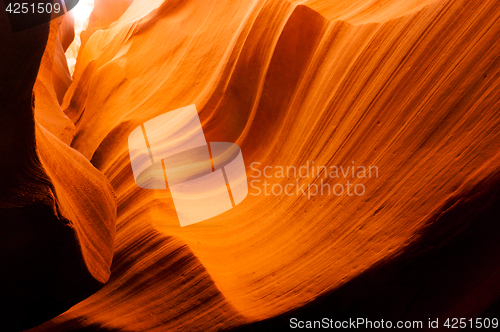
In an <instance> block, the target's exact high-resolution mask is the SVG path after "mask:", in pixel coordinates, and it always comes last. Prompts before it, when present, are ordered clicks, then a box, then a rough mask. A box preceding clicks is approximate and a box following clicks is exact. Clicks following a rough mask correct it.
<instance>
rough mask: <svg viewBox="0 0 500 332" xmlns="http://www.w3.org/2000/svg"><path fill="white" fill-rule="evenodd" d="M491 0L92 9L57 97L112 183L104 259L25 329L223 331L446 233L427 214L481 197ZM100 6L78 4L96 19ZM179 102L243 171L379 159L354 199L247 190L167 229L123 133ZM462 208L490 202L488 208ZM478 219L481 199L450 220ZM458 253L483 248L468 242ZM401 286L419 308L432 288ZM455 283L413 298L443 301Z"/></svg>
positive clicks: (491, 155)
mask: <svg viewBox="0 0 500 332" xmlns="http://www.w3.org/2000/svg"><path fill="white" fill-rule="evenodd" d="M107 3H110V1H107ZM498 5H499V3H498V1H489V0H483V1H474V2H470V1H469V2H467V1H448V0H446V1H443V0H436V1H425V2H416V1H400V0H394V1H389V2H384V3H382V2H380V1H371V2H361V1H356V2H352V1H351V2H347V1H339V2H331V1H320V0H317V1H286V0H274V1H272V0H269V1H263V0H262V1H260V0H259V1H257V0H255V1H229V0H222V1H215V0H210V1H198V0H189V1H187V0H186V1H181V0H178V1H159V0H158V1H145V0H135V1H133V2H132V3H130V6H129V7H128V9H126V11H124V12H123V14H122V13H121V12H120V13H119V14H116V13H113V15H111V16H113V17H117V20H116V21H115V22H113V23H110V22H108V21H105V23H103V22H104V21H99V23H95V25H94V26H92V20H91V26H90V27H89V30H88V35H87V39H86V42H85V45H84V47H82V49H81V51H80V54H79V58H78V62H77V67H76V71H75V75H74V82H73V84H72V85H71V86H70V87H69V89H68V92H67V93H66V94H65V96H64V101H63V103H62V109H63V110H64V112H65V113H66V114H67V116H68V117H69V119H71V120H72V122H73V123H74V124H75V128H76V134H75V136H74V138H73V139H72V140H71V147H72V148H74V149H76V150H78V151H79V152H80V153H81V154H82V155H83V156H84V157H85V158H87V159H88V160H90V161H91V162H92V164H93V165H94V166H95V167H96V168H97V169H98V170H99V171H101V172H102V173H103V174H104V175H105V176H106V178H107V179H109V181H110V182H111V185H112V187H113V189H114V191H115V193H116V196H117V201H118V220H117V229H116V238H115V251H114V256H113V264H112V266H111V277H110V280H109V281H108V283H107V284H106V285H105V286H104V287H103V289H101V290H100V291H98V292H97V293H95V294H94V295H92V296H91V297H89V298H88V299H86V300H84V301H82V302H80V303H79V304H78V305H76V306H74V307H73V308H71V309H70V310H69V311H67V312H66V313H64V314H62V315H60V316H59V317H57V318H55V319H53V320H52V321H50V322H48V323H46V324H44V325H42V326H40V327H39V328H38V329H36V330H40V331H41V330H71V329H75V328H94V329H97V330H125V331H139V330H140V331H165V330H204V331H211V330H221V329H229V328H232V327H235V326H239V325H242V324H245V323H247V322H253V321H259V320H262V319H266V318H269V317H273V316H276V315H280V314H283V313H286V312H287V311H290V310H293V309H296V308H300V307H302V306H304V305H305V304H306V303H309V302H311V301H313V300H314V299H315V298H317V297H318V296H320V295H324V294H327V293H330V292H334V291H335V290H338V289H342V288H341V287H342V286H343V285H346V284H348V282H349V281H351V280H359V279H358V278H362V277H363V276H364V275H367V273H368V272H369V271H370V269H371V268H374V267H375V268H376V266H377V264H379V263H380V262H381V261H384V262H389V263H390V262H392V261H394V262H399V261H398V259H399V260H401V259H402V260H403V261H405V259H406V258H405V257H407V256H405V253H406V252H411V250H414V249H415V248H418V250H426V249H428V248H431V247H432V246H434V245H435V243H436V241H437V242H438V243H441V242H442V243H445V242H446V241H447V239H448V238H450V237H452V235H453V234H451V233H450V235H449V236H447V235H443V236H442V237H434V235H433V234H434V233H433V232H437V231H435V228H433V227H431V226H432V225H435V224H439V222H440V220H443V219H440V218H439V216H440V215H442V214H446V211H448V209H450V207H453V206H455V207H457V206H458V207H459V208H460V207H461V205H462V204H464V201H468V198H467V197H470V196H471V195H472V196H473V195H476V194H477V195H479V194H480V197H482V198H484V199H485V200H488V199H491V200H492V202H497V200H496V198H494V197H497V196H495V191H494V188H496V187H498V156H499V153H500V151H499V146H500V145H499V143H500V135H499V132H500V131H499V127H500V117H499V116H498V106H499V102H500V98H499V93H498V91H499V90H498V86H499V79H500V76H499V69H500V67H499V55H500V52H499V51H500V49H499V48H500V45H499V44H498V43H497V42H496V40H497V38H496V36H498V34H499V33H500V31H499V30H500V23H499V20H498V18H499V15H500V12H499V11H498ZM96 8H97V9H96V12H95V13H94V14H93V15H94V17H97V18H99V17H104V16H105V15H104V14H103V12H99V10H104V9H99V7H97V6H96ZM102 8H107V7H105V6H103V7H102ZM121 8H122V9H120V11H122V10H124V8H126V6H125V7H121ZM115 14H116V15H115ZM111 16H110V17H111ZM118 17H119V18H118ZM95 22H97V19H96V21H95ZM103 26H105V28H103ZM190 104H196V105H197V107H198V110H200V113H199V116H200V118H201V120H202V125H203V129H204V131H205V134H206V138H207V140H208V141H224V142H236V143H237V144H238V145H239V146H240V147H241V150H242V153H243V156H244V159H245V162H246V166H247V172H248V176H255V175H256V172H255V171H253V170H252V169H251V167H250V165H251V163H252V162H259V163H261V165H283V166H287V165H291V166H297V167H298V166H301V165H306V164H307V162H308V161H309V162H311V161H313V160H314V162H315V164H316V165H325V166H332V165H344V166H348V165H351V163H352V162H353V161H354V162H355V164H356V165H375V166H377V167H378V169H379V171H380V172H379V177H378V178H371V179H365V180H364V181H363V183H364V185H365V186H366V194H365V195H364V196H363V197H362V198H360V197H351V196H348V195H342V196H340V197H337V196H334V195H330V196H328V195H324V196H315V197H314V198H312V199H311V200H308V199H306V198H304V197H303V196H297V195H295V196H286V195H282V196H279V197H269V196H265V195H260V196H253V195H250V196H248V197H247V199H246V200H245V201H244V202H243V203H241V205H239V206H238V208H235V209H233V210H231V211H229V212H227V213H225V214H223V215H220V216H218V217H215V218H213V219H211V220H210V221H207V222H205V223H201V224H199V225H194V226H192V227H186V228H179V227H178V224H177V219H176V214H175V209H174V206H173V204H172V201H171V198H170V194H169V192H168V190H167V191H148V190H144V189H141V188H139V187H137V186H136V185H135V182H134V179H133V175H132V171H131V167H130V161H129V159H128V148H127V137H128V134H129V133H130V132H131V131H132V130H133V129H135V128H137V127H138V126H140V125H141V124H142V123H144V122H145V121H147V120H149V119H151V118H153V117H155V116H158V115H160V114H163V113H165V112H167V111H169V110H175V109H177V108H180V107H183V106H186V105H190ZM61 135H62V134H61ZM40 139H43V138H40ZM42 159H43V158H42ZM269 181H271V184H274V183H280V184H282V185H285V184H287V183H288V179H276V178H275V179H270V180H269ZM319 181H320V179H319V178H317V177H316V178H314V177H308V178H305V179H299V185H306V186H308V185H310V184H314V183H315V184H317V183H319ZM329 181H332V185H333V184H335V182H339V181H337V179H335V181H334V180H333V179H329ZM342 181H344V182H343V184H345V181H346V179H340V182H341V183H342ZM356 181H359V179H356V180H354V183H355V184H356V183H357V182H356ZM471 188H473V189H471ZM61 190H64V188H61ZM471 190H472V191H471ZM66 195H68V196H70V197H71V195H72V193H71V192H67V193H66ZM481 200H482V199H481ZM474 202H477V201H474ZM491 204H493V203H491ZM493 205H494V204H493ZM466 206H467V207H468V209H469V210H468V211H474V209H475V208H477V209H478V211H479V210H480V209H486V210H487V211H488V213H489V214H488V215H489V216H491V215H492V216H493V217H491V218H493V219H491V220H495V218H496V220H498V211H496V212H495V210H491V209H490V208H489V207H480V204H479V203H477V204H472V205H466ZM453 211H457V210H453ZM458 211H461V210H460V209H459V210H458ZM495 213H496V214H495ZM452 215H454V214H452ZM448 218H449V219H446V220H452V221H448V224H446V225H449V224H450V223H451V226H447V227H446V228H444V229H445V230H447V231H449V230H450V229H453V220H454V217H451V218H450V217H448ZM464 218H465V217H464ZM488 218H490V217H488ZM488 218H486V217H485V216H483V217H481V214H480V213H479V212H478V215H470V216H468V217H467V219H463V220H462V219H459V218H457V219H456V220H457V221H456V222H457V225H458V224H460V222H463V223H465V224H467V223H472V222H473V223H474V224H480V223H481V222H486V221H485V220H490V219H488ZM460 220H462V221H460ZM447 231H443V230H440V231H439V232H443V233H444V234H447ZM429 234H430V235H429ZM481 234H482V233H481ZM426 236H427V237H426ZM427 238H431V239H433V240H432V241H424V240H425V239H427ZM422 239H424V240H422ZM434 239H437V240H434ZM497 240H498V237H493V238H488V241H492V242H494V241H497ZM419 241H421V242H419ZM478 242H480V240H478ZM415 243H419V244H418V246H416V245H415ZM422 243H423V244H422ZM495 248H496V247H495ZM474 253H475V254H476V255H478V257H477V259H478V260H479V261H481V260H480V257H481V254H482V253H483V251H474ZM490 254H491V255H498V251H496V249H495V250H494V252H492V253H490ZM457 255H458V254H457ZM401 257H403V258H401ZM495 257H497V256H495ZM497 262H498V260H497ZM395 264H396V263H395ZM485 264H486V261H485ZM488 264H490V265H491V264H493V266H491V268H490V269H482V270H481V269H479V268H478V271H481V273H483V275H485V278H486V279H488V280H490V281H488V282H486V283H485V284H484V288H480V289H479V288H478V289H476V290H474V291H471V292H466V291H465V290H460V289H457V290H456V294H455V296H456V298H457V299H461V301H465V299H466V298H470V297H473V296H474V294H479V293H481V294H483V293H484V291H485V289H487V290H488V292H489V294H490V295H491V296H488V297H481V298H479V299H478V300H476V302H474V306H473V307H471V308H469V309H468V310H469V311H468V312H467V313H468V314H469V315H471V316H474V315H476V316H477V315H480V314H481V313H482V312H483V311H484V310H486V309H487V308H488V307H489V306H490V305H491V304H492V303H493V302H494V301H496V300H498V295H499V294H500V289H499V286H498V283H496V282H494V280H493V279H489V278H493V276H494V275H495V274H496V273H498V271H499V268H500V266H498V263H496V264H495V263H492V262H491V261H489V262H488ZM481 266H482V265H481ZM450 271H451V270H450ZM437 277H441V278H444V277H443V275H439V276H437ZM437 277H436V278H437ZM361 280H366V279H361ZM468 280H469V279H468ZM469 281H470V280H469ZM409 282H410V281H409ZM464 282H465V281H464ZM361 283H362V282H361ZM362 284H363V283H362ZM365 285H369V283H368V282H367V283H366V284H365ZM365 287H366V289H367V291H368V290H369V289H370V288H369V287H368V286H365ZM402 287H403V288H404V287H407V285H403V286H402ZM457 287H458V286H457ZM344 289H345V288H344ZM474 292H478V293H474ZM333 294H335V293H333ZM408 296H409V298H412V297H411V295H408ZM346 298H347V297H346ZM359 298H360V301H362V300H363V297H362V296H361V297H359ZM340 299H343V298H342V297H340ZM407 299H408V297H402V298H401V299H399V304H400V306H401V307H405V303H406V302H405V301H406V300H407ZM415 301H416V302H415V303H416V304H414V308H417V309H418V308H420V309H422V308H424V307H425V306H426V305H427V303H428V302H426V301H423V300H422V301H419V300H415ZM461 301H456V302H446V303H443V306H442V307H441V308H434V309H433V310H434V311H432V310H430V309H429V310H430V313H431V314H434V315H436V316H439V315H444V314H447V315H450V316H453V315H452V314H454V313H461V312H462V311H463V308H464V306H465V305H466V304H464V303H465V302H461ZM461 310H462V311H461ZM416 312H420V313H423V314H422V315H424V313H425V314H429V312H426V311H425V310H423V309H422V310H421V311H418V310H416Z"/></svg>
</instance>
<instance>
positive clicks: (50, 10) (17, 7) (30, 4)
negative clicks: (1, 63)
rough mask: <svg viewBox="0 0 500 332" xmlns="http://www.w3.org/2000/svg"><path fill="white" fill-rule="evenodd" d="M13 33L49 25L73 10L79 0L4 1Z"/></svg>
mask: <svg viewBox="0 0 500 332" xmlns="http://www.w3.org/2000/svg"><path fill="white" fill-rule="evenodd" d="M3 4H4V9H5V12H6V14H7V17H8V19H9V23H10V27H11V30H12V32H19V31H23V30H26V29H31V28H34V27H36V26H39V25H42V24H44V23H47V22H49V21H51V20H53V19H55V18H58V17H59V16H61V15H64V14H66V13H67V12H69V11H70V10H71V9H73V8H74V7H75V6H76V5H77V4H78V0H38V1H32V0H31V1H29V0H28V1H27V0H3Z"/></svg>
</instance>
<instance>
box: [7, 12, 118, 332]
mask: <svg viewBox="0 0 500 332" xmlns="http://www.w3.org/2000/svg"><path fill="white" fill-rule="evenodd" d="M2 10H3V9H2ZM62 20H63V18H60V19H57V20H54V21H52V23H51V25H50V26H49V24H45V25H42V26H39V27H36V28H33V29H29V30H25V31H22V32H17V33H12V32H11V31H10V27H9V24H8V21H7V17H6V15H5V11H2V16H1V21H0V23H1V25H0V45H1V46H2V50H1V52H0V118H1V121H0V123H1V128H2V130H1V131H0V136H1V138H0V149H1V155H2V163H1V165H0V216H1V217H0V219H1V223H0V228H1V231H0V237H1V240H0V245H1V250H0V266H1V267H2V271H1V272H2V273H1V274H0V282H1V284H2V290H1V292H0V312H2V315H1V316H2V318H1V319H0V330H2V331H12V330H20V329H23V328H28V327H31V326H33V325H37V324H40V323H43V322H44V321H46V320H47V319H50V318H52V317H54V316H56V315H58V314H60V313H62V312H64V311H66V310H67V309H69V308H70V307H71V306H73V305H74V304H76V303H78V302H79V301H81V300H82V299H84V298H86V297H88V296H89V295H91V294H93V293H94V292H95V291H96V290H98V289H99V288H100V287H101V286H102V285H103V284H104V283H105V282H106V281H107V280H108V278H109V275H110V265H111V260H112V257H113V248H114V245H113V238H114V232H115V221H116V199H115V196H114V192H113V189H112V187H111V185H110V182H109V181H108V179H107V178H106V177H105V176H104V175H103V174H102V173H101V172H99V171H98V170H97V169H96V168H95V167H94V166H93V165H92V164H91V163H90V162H89V161H88V160H87V159H86V158H85V157H84V156H83V155H82V154H81V153H79V152H78V151H77V150H75V149H73V148H71V147H70V146H69V143H70V142H71V140H72V138H73V136H74V134H75V126H74V124H73V123H72V122H71V121H70V120H69V119H68V117H67V116H66V115H65V114H64V113H63V112H62V109H61V107H60V106H59V103H58V98H61V97H62V96H63V95H64V92H65V90H66V89H67V87H68V86H69V84H70V81H71V78H70V77H69V76H68V73H67V67H65V66H66V62H65V60H64V52H63V48H62V44H61V43H60V40H61V39H59V37H58V31H59V26H60V23H61V21H62ZM60 37H61V38H62V40H64V35H62V34H61V35H60ZM44 50H45V52H44ZM65 68H66V71H65ZM37 73H38V76H37Z"/></svg>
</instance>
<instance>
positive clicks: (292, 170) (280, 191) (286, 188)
mask: <svg viewBox="0 0 500 332" xmlns="http://www.w3.org/2000/svg"><path fill="white" fill-rule="evenodd" d="M250 168H251V169H252V171H253V173H252V175H250V177H251V178H253V179H252V180H250V188H251V192H250V195H252V196H259V195H265V196H281V195H287V196H305V197H307V199H308V200H310V199H311V198H313V197H315V196H323V195H328V196H330V195H335V196H342V195H347V196H363V195H364V194H365V193H366V187H365V185H364V183H363V181H365V180H366V179H373V178H378V177H379V169H378V167H377V166H363V165H357V164H356V163H355V161H352V163H351V165H348V166H318V165H315V162H314V161H309V160H307V161H306V162H305V164H304V165H302V166H269V165H268V166H265V167H263V165H262V163H260V162H253V163H252V164H251V165H250Z"/></svg>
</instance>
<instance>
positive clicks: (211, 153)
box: [128, 105, 248, 227]
mask: <svg viewBox="0 0 500 332" xmlns="http://www.w3.org/2000/svg"><path fill="white" fill-rule="evenodd" d="M128 145H129V153H130V160H131V164H132V171H133V174H134V179H135V182H136V184H137V185H138V186H139V187H141V188H145V189H167V186H168V188H169V189H170V192H171V194H172V199H173V201H174V205H175V209H176V211H177V216H178V217H179V222H180V224H181V227H183V226H188V225H192V224H195V223H198V222H200V221H203V220H206V219H209V218H212V217H215V216H217V215H219V214H222V213H224V212H226V211H228V210H230V209H231V208H233V207H235V206H236V205H238V204H239V203H241V202H242V201H243V200H244V199H245V197H246V196H247V195H248V183H247V178H246V171H245V164H244V162H243V156H242V154H241V150H240V147H239V146H238V145H236V144H234V143H227V142H210V143H207V141H206V140H205V134H204V133H203V129H202V127H201V123H200V119H199V117H198V112H197V110H196V106H195V105H190V106H187V107H184V108H180V109H177V110H175V111H171V112H168V113H165V114H162V115H160V116H157V117H156V118H153V119H151V120H149V121H147V122H145V123H144V124H143V125H141V126H140V127H138V128H136V129H135V130H134V131H133V132H132V133H131V134H130V136H129V138H128Z"/></svg>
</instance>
